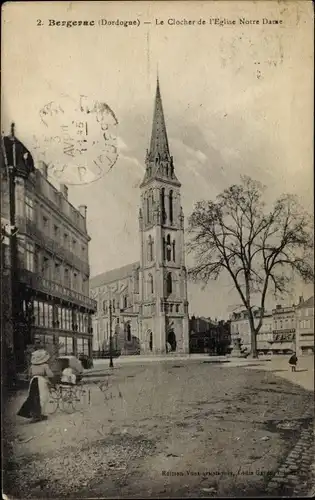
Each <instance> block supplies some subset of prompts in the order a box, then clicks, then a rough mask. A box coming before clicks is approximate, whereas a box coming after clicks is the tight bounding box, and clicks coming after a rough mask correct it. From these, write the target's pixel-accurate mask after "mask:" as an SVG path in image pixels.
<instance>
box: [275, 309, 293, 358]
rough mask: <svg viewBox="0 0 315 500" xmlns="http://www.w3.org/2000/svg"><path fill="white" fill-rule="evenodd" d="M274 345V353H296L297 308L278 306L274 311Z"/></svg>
mask: <svg viewBox="0 0 315 500" xmlns="http://www.w3.org/2000/svg"><path fill="white" fill-rule="evenodd" d="M272 318H273V344H272V351H273V352H275V353H278V354H282V353H285V352H289V351H295V339H296V336H295V333H296V306H295V305H294V304H292V306H281V305H277V306H276V308H275V309H273V310H272Z"/></svg>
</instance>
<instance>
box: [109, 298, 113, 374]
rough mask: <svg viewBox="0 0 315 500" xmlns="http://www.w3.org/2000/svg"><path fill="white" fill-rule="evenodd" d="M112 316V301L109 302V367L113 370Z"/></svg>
mask: <svg viewBox="0 0 315 500" xmlns="http://www.w3.org/2000/svg"><path fill="white" fill-rule="evenodd" d="M112 330H113V315H112V301H111V300H110V301H109V367H110V368H114V363H113V331H112Z"/></svg>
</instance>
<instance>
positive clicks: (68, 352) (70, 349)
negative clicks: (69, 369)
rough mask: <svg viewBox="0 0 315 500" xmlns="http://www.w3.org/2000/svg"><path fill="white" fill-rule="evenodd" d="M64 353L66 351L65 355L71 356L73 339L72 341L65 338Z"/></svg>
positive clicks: (69, 338)
mask: <svg viewBox="0 0 315 500" xmlns="http://www.w3.org/2000/svg"><path fill="white" fill-rule="evenodd" d="M66 351H67V354H73V339H72V337H66Z"/></svg>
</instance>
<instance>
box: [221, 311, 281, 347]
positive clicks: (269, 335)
mask: <svg viewBox="0 0 315 500" xmlns="http://www.w3.org/2000/svg"><path fill="white" fill-rule="evenodd" d="M253 314H254V324H255V327H256V326H257V325H258V323H259V317H260V310H259V309H258V308H257V309H255V310H254V311H253ZM230 319H231V339H232V341H233V339H236V338H239V339H240V340H241V348H242V349H244V350H245V349H246V350H247V351H250V349H251V333H250V325H249V320H248V312H247V311H246V310H243V311H239V312H235V313H233V314H232V315H231V318H230ZM272 343H273V318H272V312H271V311H265V312H264V316H263V322H262V325H261V328H260V330H259V333H258V335H257V350H258V352H260V353H267V352H268V351H270V350H271V346H272Z"/></svg>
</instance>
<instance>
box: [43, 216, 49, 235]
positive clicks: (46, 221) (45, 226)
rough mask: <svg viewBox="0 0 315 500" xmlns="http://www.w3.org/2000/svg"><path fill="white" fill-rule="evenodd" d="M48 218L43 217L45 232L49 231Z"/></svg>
mask: <svg viewBox="0 0 315 500" xmlns="http://www.w3.org/2000/svg"><path fill="white" fill-rule="evenodd" d="M48 227H49V226H48V218H47V217H45V216H44V215H43V229H44V231H45V232H47V231H48Z"/></svg>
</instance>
